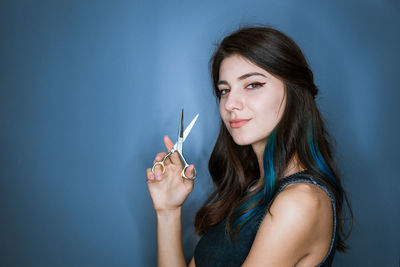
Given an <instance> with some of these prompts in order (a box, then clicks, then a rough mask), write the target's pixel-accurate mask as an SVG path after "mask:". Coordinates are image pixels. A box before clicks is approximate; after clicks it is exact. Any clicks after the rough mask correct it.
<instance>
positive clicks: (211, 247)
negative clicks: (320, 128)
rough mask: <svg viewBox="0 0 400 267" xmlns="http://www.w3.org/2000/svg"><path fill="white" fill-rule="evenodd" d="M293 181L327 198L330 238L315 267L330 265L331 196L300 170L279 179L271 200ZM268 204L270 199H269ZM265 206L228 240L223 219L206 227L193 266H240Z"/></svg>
mask: <svg viewBox="0 0 400 267" xmlns="http://www.w3.org/2000/svg"><path fill="white" fill-rule="evenodd" d="M293 183H312V184H315V185H317V186H319V187H320V188H322V189H323V190H324V191H325V192H326V193H327V194H328V196H329V198H330V199H331V203H332V208H333V231H332V240H331V244H330V246H329V250H328V253H327V254H326V256H325V258H324V259H323V260H322V262H321V263H320V264H318V265H317V266H321V267H322V266H331V265H332V261H333V257H334V255H335V251H336V243H337V238H336V236H337V230H338V228H337V222H336V221H337V218H336V204H335V196H334V194H333V193H332V192H331V190H330V189H329V188H328V187H327V186H326V185H324V184H323V183H322V182H320V181H319V180H316V179H314V178H313V176H311V175H310V174H308V173H307V171H301V172H298V173H295V174H292V175H290V176H287V177H285V178H283V179H282V180H281V181H280V186H279V188H278V190H277V191H276V193H275V194H274V197H273V199H274V198H275V197H276V196H277V195H278V194H279V193H280V192H281V191H282V190H283V189H285V188H286V186H288V185H289V184H293ZM271 203H272V201H271ZM266 211H267V209H264V210H261V211H259V212H257V213H256V215H255V216H254V217H253V218H252V219H251V220H249V221H248V222H247V223H245V224H244V225H243V226H242V228H241V229H240V231H239V232H238V235H237V239H235V240H234V241H233V240H229V239H228V238H227V236H226V235H225V224H226V219H225V220H223V221H222V222H220V223H219V224H217V225H215V226H212V227H210V228H209V229H207V231H206V233H205V234H204V235H203V236H202V237H201V239H200V240H199V242H198V243H197V246H196V248H195V252H194V262H195V265H196V267H205V266H207V267H218V266H223V267H228V266H229V267H234V266H241V265H242V264H243V262H244V261H245V259H246V257H247V255H248V254H249V252H250V248H251V246H252V244H253V241H254V239H255V236H256V234H257V230H258V228H259V226H260V224H261V222H262V220H263V218H264V216H265V214H266Z"/></svg>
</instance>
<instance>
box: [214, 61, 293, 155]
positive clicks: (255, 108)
mask: <svg viewBox="0 0 400 267" xmlns="http://www.w3.org/2000/svg"><path fill="white" fill-rule="evenodd" d="M218 88H219V90H220V93H221V100H220V105H219V111H220V114H221V118H222V120H223V122H224V123H225V126H226V128H227V129H228V131H229V133H230V134H231V135H232V138H233V140H234V141H235V143H236V144H238V145H249V144H251V145H253V148H254V146H255V145H256V146H260V147H261V146H263V147H265V144H266V142H267V137H268V136H269V134H270V133H271V132H272V130H273V129H274V128H275V126H276V125H277V124H278V122H279V120H280V119H281V117H282V114H283V111H284V107H285V105H286V97H285V88H284V84H283V82H282V81H281V80H279V79H278V78H276V77H274V76H272V75H271V74H270V73H269V72H267V71H265V70H264V69H262V68H260V67H258V66H256V65H255V64H253V63H252V62H250V61H249V60H247V59H246V58H244V57H242V56H240V55H232V56H229V57H227V58H225V59H224V60H223V61H222V63H221V66H220V69H219V81H218Z"/></svg>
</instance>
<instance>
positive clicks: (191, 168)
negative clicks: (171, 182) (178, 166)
mask: <svg viewBox="0 0 400 267" xmlns="http://www.w3.org/2000/svg"><path fill="white" fill-rule="evenodd" d="M185 175H186V177H188V178H193V177H194V165H193V164H190V165H189V167H187V168H186V170H185Z"/></svg>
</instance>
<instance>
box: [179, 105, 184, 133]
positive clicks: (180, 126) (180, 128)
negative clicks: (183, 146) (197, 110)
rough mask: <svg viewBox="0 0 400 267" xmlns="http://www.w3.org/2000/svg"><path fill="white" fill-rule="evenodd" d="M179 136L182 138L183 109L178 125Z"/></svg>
mask: <svg viewBox="0 0 400 267" xmlns="http://www.w3.org/2000/svg"><path fill="white" fill-rule="evenodd" d="M179 137H180V138H183V109H182V115H181V124H180V125H179Z"/></svg>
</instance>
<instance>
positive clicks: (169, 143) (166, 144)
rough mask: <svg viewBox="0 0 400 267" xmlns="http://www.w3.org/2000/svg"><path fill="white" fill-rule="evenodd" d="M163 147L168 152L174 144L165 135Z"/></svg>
mask: <svg viewBox="0 0 400 267" xmlns="http://www.w3.org/2000/svg"><path fill="white" fill-rule="evenodd" d="M164 145H165V148H166V149H167V150H168V151H170V150H171V149H172V148H173V147H174V143H173V142H172V141H171V139H170V138H169V137H168V136H167V135H166V136H164Z"/></svg>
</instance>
